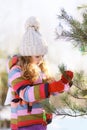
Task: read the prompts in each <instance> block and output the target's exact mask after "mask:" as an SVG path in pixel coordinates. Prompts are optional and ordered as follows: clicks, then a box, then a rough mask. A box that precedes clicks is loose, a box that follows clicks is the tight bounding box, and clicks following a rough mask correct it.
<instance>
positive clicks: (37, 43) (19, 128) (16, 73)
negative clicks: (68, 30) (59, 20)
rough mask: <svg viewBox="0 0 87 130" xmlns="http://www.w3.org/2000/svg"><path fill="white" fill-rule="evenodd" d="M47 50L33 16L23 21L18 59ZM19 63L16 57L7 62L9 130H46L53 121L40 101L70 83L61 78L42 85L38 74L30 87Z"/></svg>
mask: <svg viewBox="0 0 87 130" xmlns="http://www.w3.org/2000/svg"><path fill="white" fill-rule="evenodd" d="M47 51H48V47H47V45H46V42H45V41H44V40H43V38H42V36H41V34H40V33H39V22H38V20H37V19H36V18H35V17H30V18H29V19H28V20H27V22H26V32H25V34H24V36H23V42H22V44H21V45H20V48H19V53H20V55H21V56H41V55H45V54H46V53H47ZM18 61H19V58H18V57H17V56H14V57H13V58H11V59H10V60H9V63H8V67H9V69H8V85H9V88H10V90H11V92H12V101H11V129H12V130H28V128H29V130H46V125H47V124H48V123H50V122H51V120H52V114H49V113H46V112H44V108H43V106H42V105H41V103H40V101H41V100H43V99H46V98H49V96H50V94H52V93H54V92H63V91H66V88H69V80H68V81H67V84H65V79H64V77H62V79H61V80H60V81H55V82H53V83H43V78H44V77H43V74H42V73H40V77H39V79H38V80H37V81H36V82H34V83H33V84H32V83H31V82H30V81H29V80H26V79H25V78H24V77H23V76H22V68H21V67H20V66H19V65H18V64H17V63H18ZM69 76H71V75H69ZM72 77H73V76H72ZM72 77H70V78H71V79H72ZM63 79H64V80H63ZM28 104H29V105H30V104H32V106H29V105H28ZM24 127H25V128H24Z"/></svg>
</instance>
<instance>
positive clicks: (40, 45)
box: [19, 16, 48, 56]
mask: <svg viewBox="0 0 87 130" xmlns="http://www.w3.org/2000/svg"><path fill="white" fill-rule="evenodd" d="M39 28H40V23H39V20H38V18H36V17H34V16H32V17H30V18H28V19H27V21H26V23H25V30H26V31H25V33H24V36H23V40H22V43H21V45H20V47H19V54H20V55H21V56H39V55H45V54H46V53H47V51H48V46H47V43H46V41H45V40H44V39H43V37H42V36H41V34H40V33H39Z"/></svg>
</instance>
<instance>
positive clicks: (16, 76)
mask: <svg viewBox="0 0 87 130" xmlns="http://www.w3.org/2000/svg"><path fill="white" fill-rule="evenodd" d="M19 77H21V74H20V72H17V73H16V74H14V76H12V78H10V79H9V82H10V83H11V82H12V81H13V80H15V79H16V78H19Z"/></svg>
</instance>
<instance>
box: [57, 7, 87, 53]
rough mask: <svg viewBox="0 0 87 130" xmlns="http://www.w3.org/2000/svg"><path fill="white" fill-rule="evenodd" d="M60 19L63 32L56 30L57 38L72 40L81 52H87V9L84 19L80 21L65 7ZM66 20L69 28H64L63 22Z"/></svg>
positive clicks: (59, 16)
mask: <svg viewBox="0 0 87 130" xmlns="http://www.w3.org/2000/svg"><path fill="white" fill-rule="evenodd" d="M58 19H59V20H62V21H61V26H62V32H61V34H59V32H58V31H57V30H58V29H57V30H56V36H57V39H65V40H68V41H71V42H72V43H73V45H74V46H75V47H78V48H79V49H80V50H81V52H87V10H86V9H85V11H84V12H83V14H82V21H81V22H80V21H78V20H76V19H75V18H73V17H72V16H70V15H68V14H67V12H66V11H65V10H64V9H61V13H60V15H58ZM63 22H65V23H66V25H67V26H68V28H69V29H67V30H66V29H64V27H63V25H62V23H63Z"/></svg>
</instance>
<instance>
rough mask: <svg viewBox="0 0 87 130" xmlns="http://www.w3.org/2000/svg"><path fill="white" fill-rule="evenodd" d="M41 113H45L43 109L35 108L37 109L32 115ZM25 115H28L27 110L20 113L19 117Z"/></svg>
mask: <svg viewBox="0 0 87 130" xmlns="http://www.w3.org/2000/svg"><path fill="white" fill-rule="evenodd" d="M41 113H43V109H42V108H35V109H32V111H31V113H30V114H41ZM24 115H28V111H27V109H26V110H19V111H18V116H24Z"/></svg>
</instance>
